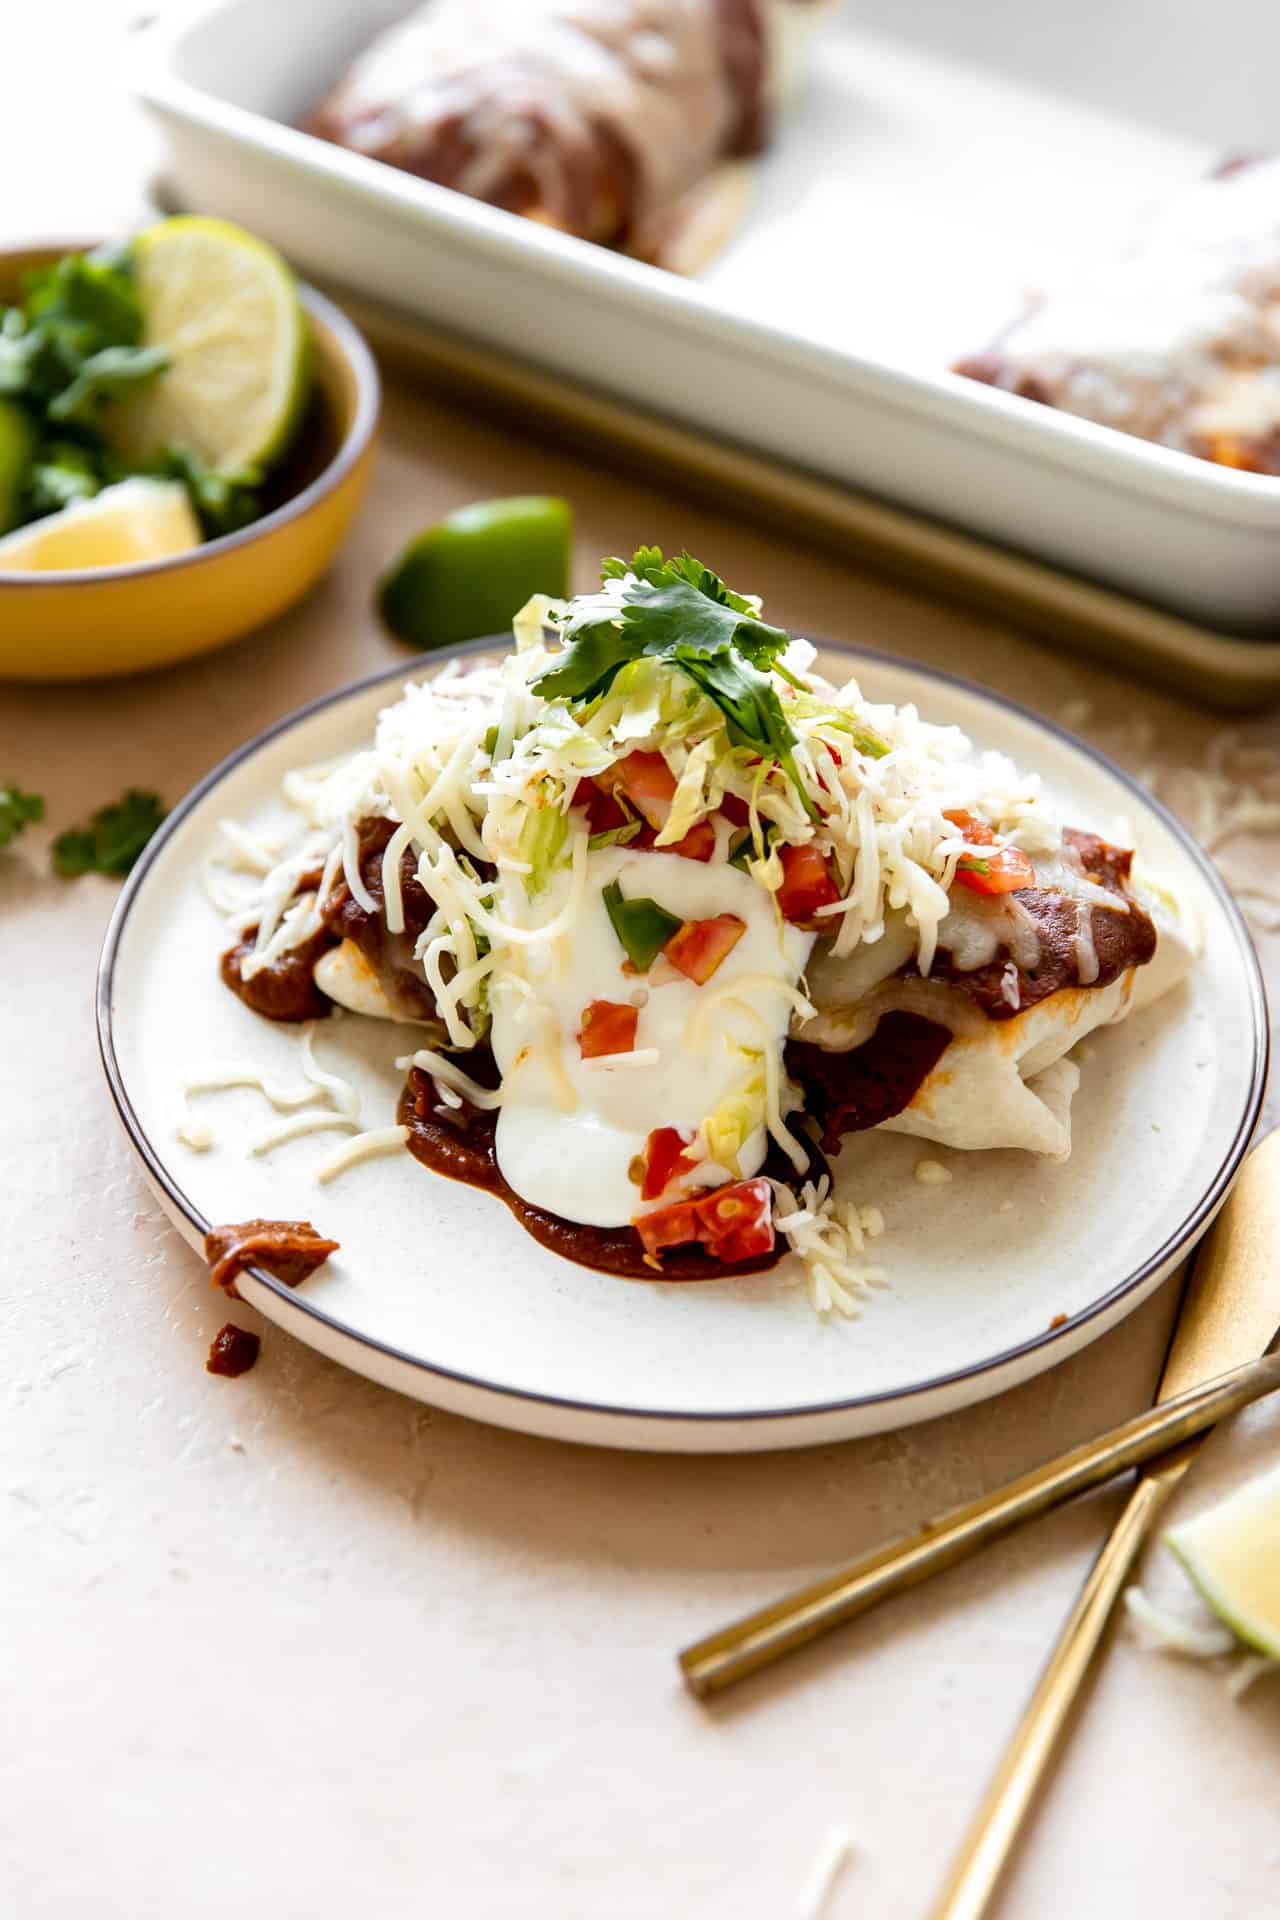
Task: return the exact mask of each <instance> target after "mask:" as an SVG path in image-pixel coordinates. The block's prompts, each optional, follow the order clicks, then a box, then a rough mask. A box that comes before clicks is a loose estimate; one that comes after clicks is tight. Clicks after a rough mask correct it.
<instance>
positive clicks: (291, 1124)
mask: <svg viewBox="0 0 1280 1920" xmlns="http://www.w3.org/2000/svg"><path fill="white" fill-rule="evenodd" d="M355 1124H356V1123H355V1121H354V1120H352V1119H349V1118H348V1116H347V1115H346V1114H345V1113H328V1112H325V1113H296V1114H294V1116H293V1118H292V1119H291V1120H282V1121H281V1122H280V1125H279V1126H278V1127H271V1128H269V1129H268V1130H267V1132H266V1133H260V1134H259V1135H258V1136H257V1138H256V1139H254V1140H251V1141H250V1142H249V1152H250V1153H251V1154H252V1155H253V1156H254V1158H255V1159H256V1158H258V1157H259V1156H260V1155H262V1154H264V1153H272V1152H274V1150H275V1148H276V1147H282V1146H284V1144H285V1142H286V1141H288V1140H300V1139H301V1138H302V1137H303V1135H304V1134H308V1133H329V1132H331V1131H332V1130H333V1128H335V1127H354V1126H355Z"/></svg>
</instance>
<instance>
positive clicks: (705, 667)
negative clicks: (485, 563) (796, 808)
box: [534, 547, 814, 812]
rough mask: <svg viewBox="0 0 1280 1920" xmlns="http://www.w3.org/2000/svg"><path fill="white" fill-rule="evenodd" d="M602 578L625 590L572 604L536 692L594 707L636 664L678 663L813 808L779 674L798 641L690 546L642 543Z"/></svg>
mask: <svg viewBox="0 0 1280 1920" xmlns="http://www.w3.org/2000/svg"><path fill="white" fill-rule="evenodd" d="M601 580H602V583H608V582H611V581H618V582H620V583H621V592H620V594H618V593H608V592H606V593H600V594H587V595H584V596H583V597H582V598H580V599H578V600H574V601H571V602H570V604H569V606H568V608H567V609H566V610H565V612H564V613H563V615H561V616H560V619H559V621H558V625H559V629H560V637H561V640H562V642H563V647H562V651H561V653H560V654H559V655H558V657H557V658H556V660H555V662H554V663H553V665H552V666H550V667H549V668H547V670H546V671H545V672H544V673H542V674H540V675H539V676H538V678H537V679H536V680H535V681H534V687H535V689H536V690H537V692H539V693H541V694H543V695H545V696H546V697H547V698H548V699H560V700H565V701H566V702H568V704H569V705H570V706H588V705H590V704H591V703H592V702H593V701H595V700H598V699H600V698H602V697H603V696H604V695H605V694H607V693H608V691H609V689H610V688H611V687H612V685H613V683H614V681H615V680H616V679H617V677H618V675H619V674H620V673H621V671H622V669H623V668H624V667H626V666H629V665H630V664H631V663H632V662H633V661H636V660H644V659H651V660H652V659H656V660H666V661H669V662H670V664H671V665H672V666H673V667H676V668H677V669H678V670H679V671H680V672H681V673H682V674H684V676H685V678H686V679H688V680H690V681H692V683H693V685H694V686H696V687H697V688H698V690H699V691H700V692H701V693H703V694H705V695H706V697H707V699H709V700H710V701H712V702H713V703H714V705H715V706H717V707H719V709H720V711H721V713H722V714H723V715H724V720H725V729H726V731H727V733H728V736H729V739H730V741H731V743H732V744H733V745H734V746H739V747H748V748H750V749H751V750H752V751H753V752H755V753H758V754H760V755H761V756H762V757H763V758H764V759H767V760H773V761H776V762H777V763H778V764H779V765H780V766H781V767H782V768H783V769H784V770H785V771H786V773H787V774H789V776H790V777H791V780H792V781H793V783H794V785H795V788H796V791H797V792H798V793H799V794H800V797H801V799H802V800H803V802H804V804H805V806H806V807H807V808H808V809H809V811H810V812H813V811H814V808H813V804H812V802H811V801H810V799H809V796H808V795H807V793H806V792H805V789H804V785H803V783H802V782H801V779H800V776H799V772H798V770H797V767H796V763H795V758H794V749H795V746H796V735H795V733H794V731H793V729H792V727H791V724H790V722H789V720H788V719H787V716H786V713H785V711H784V710H783V705H782V701H781V699H780V698H779V695H778V690H777V688H776V687H775V686H774V684H773V679H772V675H773V673H774V671H775V669H776V670H779V671H781V669H779V661H780V659H781V656H782V653H783V651H784V650H785V648H786V646H787V644H788V641H789V639H790V636H789V635H788V634H787V633H786V632H785V631H784V630H783V628H781V627H773V626H770V625H769V624H768V622H767V621H764V620H762V619H761V618H760V613H759V609H758V608H757V607H756V606H755V605H754V603H753V602H752V601H750V600H748V599H746V598H745V596H744V595H742V594H740V593H735V592H734V591H733V589H732V588H731V587H727V586H726V585H725V583H724V581H723V580H721V579H720V578H719V576H718V575H717V574H714V573H712V571H711V569H710V567H706V566H704V565H703V564H702V562H701V561H700V560H695V559H694V557H693V555H692V554H689V553H682V554H677V555H676V556H674V557H673V558H672V559H670V560H667V559H665V558H664V556H663V553H662V549H661V548H660V547H641V548H640V550H639V551H638V552H637V553H636V554H634V555H633V557H632V559H631V560H630V561H629V562H628V561H625V560H618V559H612V560H606V561H605V563H604V566H603V568H602V570H601Z"/></svg>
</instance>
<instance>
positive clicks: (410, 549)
mask: <svg viewBox="0 0 1280 1920" xmlns="http://www.w3.org/2000/svg"><path fill="white" fill-rule="evenodd" d="M572 547H573V512H572V509H571V508H570V506H569V503H568V501H567V500H558V499H556V498H554V496H552V495H548V494H520V495H518V496H516V497H515V498H513V499H510V500H477V501H475V502H473V503H472V505H471V506H469V507H459V508H458V510H457V511H456V512H455V513H451V514H449V515H448V517H447V518H446V519H444V520H441V521H440V522H439V523H438V524H437V525H436V526H434V527H428V528H427V529H426V530H425V532H423V533H420V534H418V535H417V537H416V538H415V539H413V540H411V541H410V542H409V544H408V546H407V547H406V548H405V550H404V552H403V553H402V554H401V555H400V558H399V559H398V560H397V561H396V563H395V565H394V566H393V567H392V568H391V570H390V571H389V572H388V573H387V574H385V575H384V576H383V579H382V582H381V584H380V586H379V588H378V604H379V607H380V608H381V611H382V617H383V619H384V620H385V621H386V623H387V625H388V626H389V627H390V629H391V631H392V633H394V634H396V635H397V636H398V637H399V638H400V639H401V640H407V641H408V642H409V644H410V645H411V646H415V647H424V648H430V647H447V646H451V645H452V644H453V643H454V641H456V640H472V639H475V638H476V637H477V636H479V635H481V634H490V633H506V632H507V631H508V629H509V628H510V626H511V622H512V621H513V620H514V619H515V617H516V615H517V614H518V613H519V611H520V609H521V607H523V606H524V605H525V603H526V601H528V600H531V599H532V598H533V596H534V594H535V593H545V594H549V595H550V596H551V598H552V599H553V600H560V599H563V598H564V596H565V595H566V594H567V593H568V591H569V560H570V555H571V551H572Z"/></svg>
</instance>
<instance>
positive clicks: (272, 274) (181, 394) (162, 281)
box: [103, 215, 310, 473]
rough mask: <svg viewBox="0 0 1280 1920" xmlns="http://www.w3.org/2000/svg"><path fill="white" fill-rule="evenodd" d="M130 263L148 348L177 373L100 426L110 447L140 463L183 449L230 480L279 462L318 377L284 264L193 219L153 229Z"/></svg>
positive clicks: (257, 243) (237, 233)
mask: <svg viewBox="0 0 1280 1920" xmlns="http://www.w3.org/2000/svg"><path fill="white" fill-rule="evenodd" d="M131 251H132V256H133V269H134V274H135V276H136V280H137V287H138V297H139V299H140V301H141V303H142V313H143V342H144V344H145V345H146V346H156V347H163V348H164V350H165V352H166V353H167V354H168V355H169V359H170V365H169V367H168V370H167V371H166V372H165V373H162V374H161V375H160V377H159V379H157V380H155V381H153V382H152V383H151V384H150V386H148V387H147V388H146V389H145V391H143V392H140V393H138V394H136V395H135V396H133V397H131V398H130V399H128V400H127V401H124V400H122V401H120V402H119V403H118V404H117V405H116V406H115V407H114V408H113V409H112V410H111V412H110V413H109V415H108V416H107V417H106V418H105V419H104V422H103V429H104V432H105V433H106V436H107V438H108V440H109V441H110V442H111V444H112V446H114V447H115V448H116V449H117V450H118V451H119V452H120V453H123V454H125V455H127V456H128V457H129V458H130V459H133V460H148V459H150V458H151V457H152V456H153V455H155V454H157V453H160V452H161V451H162V450H163V448H165V447H166V446H170V445H173V446H179V447H183V448H185V450H186V451H187V452H188V453H193V454H196V455H197V456H198V457H199V458H200V459H201V460H203V461H204V462H205V463H206V465H208V466H211V467H215V468H217V469H218V471H220V472H222V473H231V472H233V471H236V470H238V469H240V468H244V467H265V466H268V465H270V463H271V462H272V461H273V460H277V459H279V457H280V455H281V454H282V453H283V452H284V451H285V450H286V448H287V447H288V444H289V441H290V440H291V438H292V437H293V433H294V431H295V429H296V427H297V426H298V423H299V421H300V419H301V417H302V412H303V408H304V406H305V404H306V399H307V391H308V384H309V370H310V360H309V355H308V351H307V321H306V315H305V313H304V312H303V309H302V304H301V302H300V301H299V299H298V288H297V283H296V282H295V280H294V277H293V275H292V273H291V272H290V271H289V268H288V267H287V266H286V265H285V263H284V261H283V260H282V259H281V258H280V255H279V254H278V253H277V252H276V250H275V248H274V247H269V246H268V245H267V243H266V241H265V240H258V239H256V238H255V237H254V235H253V234H251V233H246V232H245V231H244V229H243V227H236V226H232V225H231V223H230V222H229V221H227V220H211V219H206V218H204V217H202V216H195V215H191V216H187V215H183V216H181V217H180V218H178V219H175V220H162V221H160V223H159V225H158V226H154V227H148V228H147V229H146V230H145V232H143V233H140V234H138V235H137V237H136V238H135V240H134V241H133V244H132V249H131Z"/></svg>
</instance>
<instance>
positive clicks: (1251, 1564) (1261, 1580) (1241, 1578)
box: [1165, 1470, 1280, 1660]
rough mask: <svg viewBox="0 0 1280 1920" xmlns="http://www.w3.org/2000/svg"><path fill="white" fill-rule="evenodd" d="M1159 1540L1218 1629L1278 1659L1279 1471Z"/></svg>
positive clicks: (1242, 1488) (1279, 1656) (1266, 1475)
mask: <svg viewBox="0 0 1280 1920" xmlns="http://www.w3.org/2000/svg"><path fill="white" fill-rule="evenodd" d="M1165 1539H1166V1540H1167V1541H1168V1543H1169V1545H1170V1546H1171V1547H1172V1548H1173V1551H1174V1552H1175V1553H1176V1554H1177V1556H1178V1558H1179V1560H1181V1562H1182V1564H1183V1566H1184V1567H1185V1568H1186V1570H1187V1572H1188V1573H1189V1574H1190V1575H1191V1578H1192V1579H1193V1580H1194V1581H1195V1583H1196V1585H1197V1587H1199V1589H1200V1591H1201V1593H1202V1594H1203V1595H1204V1597H1205V1599H1206V1600H1207V1601H1208V1602H1209V1605H1210V1606H1211V1607H1212V1608H1213V1610H1214V1612H1215V1613H1216V1614H1217V1616H1218V1618H1219V1619H1220V1620H1221V1621H1222V1622H1223V1623H1224V1625H1226V1626H1228V1627H1230V1628H1231V1631H1232V1632H1233V1633H1234V1634H1236V1635H1237V1636H1238V1638H1239V1639H1241V1640H1243V1641H1244V1642H1245V1644H1246V1645H1247V1646H1250V1647H1256V1648H1257V1650H1258V1652H1259V1653H1265V1654H1267V1655H1268V1656H1269V1657H1270V1658H1271V1659H1273V1660H1280V1470H1277V1471H1276V1472H1274V1473H1266V1474H1263V1475H1262V1476H1261V1478H1260V1479H1257V1480H1250V1481H1249V1482H1248V1483H1247V1485H1245V1486H1243V1487H1241V1488H1240V1490H1239V1492H1238V1493H1233V1494H1232V1495H1231V1496H1230V1498H1229V1499H1227V1500H1222V1501H1220V1502H1219V1503H1218V1505H1217V1506H1216V1507H1210V1508H1209V1510H1208V1512H1207V1513H1201V1514H1197V1516H1196V1518H1195V1519H1194V1520H1188V1521H1187V1523H1186V1525H1185V1526H1181V1527H1172V1528H1171V1529H1170V1530H1169V1532H1168V1533H1167V1534H1166V1535H1165Z"/></svg>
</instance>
